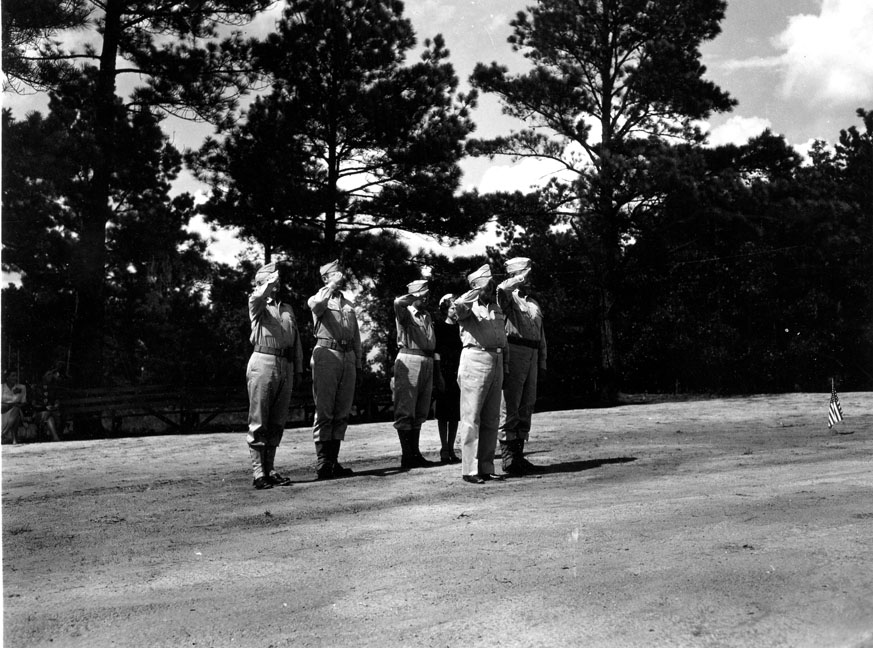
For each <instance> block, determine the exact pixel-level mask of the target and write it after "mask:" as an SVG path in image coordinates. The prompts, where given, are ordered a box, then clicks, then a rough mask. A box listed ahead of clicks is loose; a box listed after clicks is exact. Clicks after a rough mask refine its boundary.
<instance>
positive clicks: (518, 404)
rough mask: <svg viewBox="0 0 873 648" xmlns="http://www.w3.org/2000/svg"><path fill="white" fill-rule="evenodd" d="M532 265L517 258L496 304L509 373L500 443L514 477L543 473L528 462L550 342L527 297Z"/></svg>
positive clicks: (505, 465) (509, 265)
mask: <svg viewBox="0 0 873 648" xmlns="http://www.w3.org/2000/svg"><path fill="white" fill-rule="evenodd" d="M531 269H532V263H531V260H530V259H528V258H526V257H516V258H514V259H510V260H509V261H507V262H506V272H507V274H508V275H509V278H508V279H506V280H505V281H503V282H502V283H501V284H500V285H499V286H497V301H498V303H499V304H500V306H501V308H502V309H503V313H504V315H505V317H506V340H507V342H508V343H509V362H508V365H509V370H508V371H507V373H506V377H505V379H504V381H503V400H502V403H501V406H500V430H499V433H498V440H499V441H500V450H501V456H502V459H503V471H504V472H506V473H508V474H510V475H523V474H527V473H531V472H539V471H540V470H541V469H540V468H539V467H538V466H535V465H534V464H532V463H531V462H529V461H528V460H527V459H526V458H525V457H524V444H525V441H527V440H528V439H529V437H530V428H531V419H532V416H533V410H534V405H535V404H536V400H537V380H538V377H539V376H540V374H541V373H544V372H545V370H546V336H545V333H544V331H543V311H542V309H541V308H540V305H539V304H538V303H537V302H536V301H535V300H533V299H532V298H531V297H530V296H529V295H528V294H527V281H528V277H529V276H530V273H531Z"/></svg>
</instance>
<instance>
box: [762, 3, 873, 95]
mask: <svg viewBox="0 0 873 648" xmlns="http://www.w3.org/2000/svg"><path fill="white" fill-rule="evenodd" d="M871 34H873V2H869V1H868V0H823V2H822V7H821V13H820V14H819V15H818V16H812V15H798V16H793V17H792V18H791V19H790V20H789V24H788V28H787V29H786V30H785V31H783V32H782V33H781V34H779V36H777V38H776V40H775V45H776V46H777V47H778V48H779V49H782V50H784V54H783V55H782V57H781V59H782V65H783V66H784V74H785V76H784V79H783V83H782V87H781V91H782V93H783V94H784V95H785V96H786V97H794V98H804V99H806V100H808V101H822V102H834V103H835V102H848V101H859V100H860V101H869V99H870V97H871V92H873V37H871Z"/></svg>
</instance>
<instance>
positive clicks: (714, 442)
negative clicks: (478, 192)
mask: <svg viewBox="0 0 873 648" xmlns="http://www.w3.org/2000/svg"><path fill="white" fill-rule="evenodd" d="M841 398H842V403H843V410H844V412H845V413H846V421H845V422H844V423H842V424H839V425H838V426H837V427H836V428H835V430H833V431H832V430H828V429H827V426H826V412H827V403H828V395H827V394H789V395H780V396H759V397H749V398H732V399H720V400H705V401H686V402H650V403H643V404H635V405H627V406H622V407H616V408H610V409H596V410H576V411H565V412H549V413H543V414H537V415H536V418H535V431H534V434H533V440H532V441H531V442H530V443H529V444H528V450H529V455H528V456H529V458H530V459H531V461H533V462H534V463H537V464H540V465H542V466H545V467H546V472H545V473H544V474H543V475H541V476H538V477H525V478H514V479H508V480H506V481H504V482H495V483H488V484H485V485H481V486H477V485H471V484H466V483H464V482H462V481H461V479H460V469H459V468H458V467H457V466H435V467H433V468H426V469H419V470H413V471H411V472H407V473H401V472H399V471H398V470H397V466H398V464H399V460H398V455H399V447H398V443H397V441H396V437H395V435H394V433H393V429H392V428H391V426H390V424H370V425H360V426H354V427H352V428H350V429H349V433H348V436H347V441H346V443H345V444H343V451H342V455H341V459H344V463H345V465H347V466H349V467H351V468H353V469H354V470H355V471H356V472H357V475H356V476H354V477H351V478H347V479H341V480H335V481H329V482H315V481H313V478H314V473H313V469H312V464H313V459H314V449H313V445H312V442H311V437H310V433H309V431H308V430H305V429H295V430H288V431H287V432H286V437H285V441H284V442H283V445H282V446H281V448H280V449H279V454H278V461H277V463H278V464H279V466H280V468H281V469H284V472H287V473H288V474H290V476H291V477H292V478H293V479H294V484H293V485H291V486H289V487H285V488H277V489H273V490H269V491H255V490H253V489H252V488H251V478H250V476H249V473H248V470H247V465H246V461H247V453H246V448H245V444H244V441H243V437H242V434H241V433H240V434H206V435H199V436H162V437H147V438H128V439H120V440H108V441H100V442H96V441H87V442H85V441H82V442H62V443H55V444H34V445H25V446H15V447H11V446H4V447H3V451H2V452H3V454H2V460H3V463H2V470H3V472H2V484H3V486H2V501H3V579H4V583H3V584H4V589H3V613H4V614H3V617H4V640H5V641H4V645H5V646H7V647H9V648H19V647H25V646H88V647H92V648H93V647H104V646H137V647H139V646H143V647H155V646H172V647H174V648H177V647H181V646H244V647H249V646H251V647H256V648H267V647H270V646H272V647H276V648H278V647H295V648H297V647H303V646H324V647H334V646H356V647H357V646H428V647H431V646H433V647H437V646H447V647H455V646H463V647H467V648H469V647H478V646H483V647H485V646H487V647H489V648H492V647H495V646H549V647H559V646H586V647H589V646H595V647H596V646H619V647H625V646H627V647H637V646H639V647H647V648H648V647H658V646H664V647H673V646H680V647H681V646H693V647H696V646H701V647H702V646H707V647H708V646H713V647H715V646H718V647H731V646H753V647H755V648H760V647H767V646H787V647H809V648H823V647H824V648H827V647H840V648H843V647H845V648H862V647H866V648H871V647H873V394H871V393H849V394H841ZM422 436H423V444H422V445H423V449H424V450H425V454H427V455H429V456H430V457H434V455H435V453H436V450H437V448H438V442H437V439H436V436H437V435H436V429H435V425H434V423H433V422H428V424H427V425H426V426H425V429H424V430H423V434H422Z"/></svg>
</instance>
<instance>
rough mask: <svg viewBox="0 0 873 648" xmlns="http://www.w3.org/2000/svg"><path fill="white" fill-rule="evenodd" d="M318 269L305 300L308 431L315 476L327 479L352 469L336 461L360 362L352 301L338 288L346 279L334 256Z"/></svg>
mask: <svg viewBox="0 0 873 648" xmlns="http://www.w3.org/2000/svg"><path fill="white" fill-rule="evenodd" d="M320 273H321V280H322V281H323V282H324V287H323V288H322V289H321V290H319V291H318V292H317V293H315V294H314V295H313V296H312V297H310V298H309V300H308V301H307V305H308V306H309V309H310V310H311V311H312V320H313V330H314V332H315V348H314V349H312V360H310V366H311V367H312V396H313V399H314V400H315V422H314V424H313V426H312V436H313V437H314V439H315V457H316V476H317V478H318V479H331V478H334V477H347V476H349V475H351V474H353V472H352V470H351V469H350V468H345V467H343V465H342V464H340V462H339V451H340V445H341V444H342V442H343V440H344V439H345V438H346V428H348V426H349V414H351V411H352V402H353V400H354V397H355V381H356V380H357V372H358V370H359V369H360V368H361V333H360V331H359V330H358V318H357V314H356V313H355V308H354V305H353V304H352V302H350V301H349V300H348V299H346V298H345V296H344V295H343V293H342V288H343V287H344V286H345V281H346V280H345V275H344V274H343V272H342V269H341V268H340V264H339V261H331V262H330V263H326V264H325V265H323V266H321V268H320Z"/></svg>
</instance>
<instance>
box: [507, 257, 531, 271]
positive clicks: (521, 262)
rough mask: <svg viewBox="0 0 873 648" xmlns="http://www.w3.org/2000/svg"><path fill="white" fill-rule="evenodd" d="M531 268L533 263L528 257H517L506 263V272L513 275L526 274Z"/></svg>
mask: <svg viewBox="0 0 873 648" xmlns="http://www.w3.org/2000/svg"><path fill="white" fill-rule="evenodd" d="M530 267H531V261H530V259H528V258H527V257H515V258H514V259H510V260H509V261H507V262H506V272H508V273H509V274H511V275H513V274H517V273H519V272H524V271H525V270H527V269H528V268H530Z"/></svg>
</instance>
